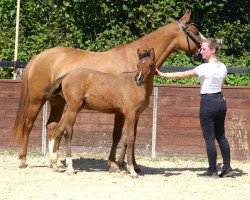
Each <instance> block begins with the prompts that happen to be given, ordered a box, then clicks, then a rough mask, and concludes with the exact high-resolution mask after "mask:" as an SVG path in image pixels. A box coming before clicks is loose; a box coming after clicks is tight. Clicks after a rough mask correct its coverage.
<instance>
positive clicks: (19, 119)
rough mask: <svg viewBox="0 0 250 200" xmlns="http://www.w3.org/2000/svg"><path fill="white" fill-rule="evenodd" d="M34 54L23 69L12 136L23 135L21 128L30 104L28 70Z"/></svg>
mask: <svg viewBox="0 0 250 200" xmlns="http://www.w3.org/2000/svg"><path fill="white" fill-rule="evenodd" d="M34 58H35V56H33V57H32V59H31V60H30V61H29V63H28V64H27V66H26V67H25V69H24V70H23V77H22V83H21V97H20V99H19V105H18V111H17V115H16V119H15V122H14V127H13V130H12V138H13V139H15V140H17V139H19V140H20V139H22V137H23V129H24V126H25V122H26V118H27V115H28V109H29V104H30V97H29V90H28V72H29V68H30V66H32V64H33V61H34Z"/></svg>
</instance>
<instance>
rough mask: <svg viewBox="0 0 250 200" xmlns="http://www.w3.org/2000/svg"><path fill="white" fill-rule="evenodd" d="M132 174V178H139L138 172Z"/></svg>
mask: <svg viewBox="0 0 250 200" xmlns="http://www.w3.org/2000/svg"><path fill="white" fill-rule="evenodd" d="M130 176H131V178H139V176H138V174H133V175H132V174H131V175H130Z"/></svg>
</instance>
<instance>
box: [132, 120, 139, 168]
mask: <svg viewBox="0 0 250 200" xmlns="http://www.w3.org/2000/svg"><path fill="white" fill-rule="evenodd" d="M137 125H138V120H137V121H136V123H135V128H134V133H135V137H134V139H135V140H136V135H137ZM134 144H135V141H134ZM132 156H133V165H134V168H135V171H136V172H141V169H140V168H139V166H138V165H137V163H136V161H135V145H134V147H133V154H132Z"/></svg>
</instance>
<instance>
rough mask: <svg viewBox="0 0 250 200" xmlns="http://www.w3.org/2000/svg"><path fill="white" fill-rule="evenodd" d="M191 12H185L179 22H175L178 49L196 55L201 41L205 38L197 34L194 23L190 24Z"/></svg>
mask: <svg viewBox="0 0 250 200" xmlns="http://www.w3.org/2000/svg"><path fill="white" fill-rule="evenodd" d="M190 15H191V11H187V12H186V13H185V14H184V15H183V16H182V18H181V19H180V20H177V21H176V25H177V26H178V29H179V31H178V34H179V36H178V47H179V49H181V50H183V51H185V52H190V53H193V54H194V53H196V54H198V53H199V52H198V50H199V49H200V47H201V43H202V41H204V40H205V37H204V36H203V35H202V34H201V33H200V32H199V30H198V29H197V26H196V24H195V23H190Z"/></svg>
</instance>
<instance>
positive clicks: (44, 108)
mask: <svg viewBox="0 0 250 200" xmlns="http://www.w3.org/2000/svg"><path fill="white" fill-rule="evenodd" d="M47 108H48V105H47V101H46V102H45V104H44V105H43V124H42V126H43V127H42V154H43V155H45V154H46V141H47V140H46V135H47V132H46V123H47Z"/></svg>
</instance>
